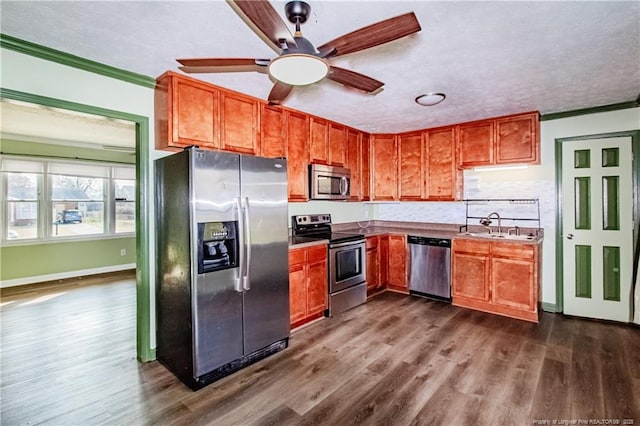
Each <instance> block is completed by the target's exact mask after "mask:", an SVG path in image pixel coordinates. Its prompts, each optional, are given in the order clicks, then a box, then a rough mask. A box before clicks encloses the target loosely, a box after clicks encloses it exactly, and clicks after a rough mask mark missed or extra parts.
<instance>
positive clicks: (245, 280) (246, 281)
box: [240, 197, 251, 290]
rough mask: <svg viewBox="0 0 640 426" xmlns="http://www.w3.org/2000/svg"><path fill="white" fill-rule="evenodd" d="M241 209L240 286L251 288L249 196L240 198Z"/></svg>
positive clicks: (246, 288)
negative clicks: (242, 265) (242, 250)
mask: <svg viewBox="0 0 640 426" xmlns="http://www.w3.org/2000/svg"><path fill="white" fill-rule="evenodd" d="M240 201H241V203H242V211H243V220H244V224H243V231H244V236H243V240H242V242H243V244H244V248H245V259H244V269H243V275H242V287H243V288H244V289H245V290H251V278H250V277H249V266H250V265H251V221H250V220H249V218H250V215H251V212H250V210H249V198H248V197H242V198H241V199H240Z"/></svg>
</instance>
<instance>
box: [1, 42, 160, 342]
mask: <svg viewBox="0 0 640 426" xmlns="http://www.w3.org/2000/svg"><path fill="white" fill-rule="evenodd" d="M0 59H1V67H0V86H1V87H3V88H5V89H12V90H17V91H20V92H26V93H31V94H34V95H39V96H46V97H50V98H55V99H61V100H65V101H70V102H76V103H80V104H84V105H91V106H95V107H100V108H105V109H110V110H114V111H121V112H126V113H129V114H135V115H140V116H144V117H148V118H149V145H150V147H149V151H150V155H151V157H152V158H154V157H155V156H156V155H159V154H156V153H155V152H154V149H153V147H154V141H155V136H154V125H153V123H154V97H153V89H152V88H149V87H142V86H139V85H136V84H132V83H127V82H124V81H121V80H116V79H113V78H109V77H105V76H102V75H99V74H95V73H92V72H88V71H83V70H80V69H77V68H73V67H69V66H66V65H61V64H58V63H55V62H49V61H46V60H43V59H39V58H36V57H33V56H29V55H25V54H22V53H18V52H15V51H13V50H8V49H0ZM153 176H154V173H153V163H152V162H151V164H150V173H149V176H148V185H149V188H153V187H154V182H153ZM150 196H151V197H153V191H151V193H150ZM153 204H154V200H153V198H150V199H149V206H150V207H149V208H150V209H153V207H152V206H153ZM147 216H148V217H149V218H151V221H150V223H149V229H148V231H147V234H148V235H149V244H150V247H149V252H150V253H154V252H155V249H154V247H155V239H154V235H155V232H153V231H154V229H155V224H154V223H152V222H153V217H154V215H153V211H149V212H147ZM150 264H151V265H150V271H149V281H150V282H149V284H148V286H149V289H150V301H149V306H150V309H151V312H150V313H151V315H150V316H151V318H150V336H149V337H150V346H151V348H155V346H156V329H155V321H154V318H155V291H154V289H155V285H153V283H155V271H154V265H153V261H152V262H150Z"/></svg>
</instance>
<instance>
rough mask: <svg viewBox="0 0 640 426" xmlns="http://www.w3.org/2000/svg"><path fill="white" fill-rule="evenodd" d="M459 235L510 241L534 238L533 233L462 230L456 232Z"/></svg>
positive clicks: (531, 239)
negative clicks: (517, 233)
mask: <svg viewBox="0 0 640 426" xmlns="http://www.w3.org/2000/svg"><path fill="white" fill-rule="evenodd" d="M458 235H460V236H468V237H478V238H486V239H491V240H500V241H504V240H510V241H533V240H535V239H536V237H535V236H533V235H513V234H505V233H504V232H501V233H497V232H493V233H491V234H489V233H488V232H462V233H460V234H458Z"/></svg>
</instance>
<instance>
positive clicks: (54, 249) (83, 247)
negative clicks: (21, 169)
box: [0, 140, 136, 281]
mask: <svg viewBox="0 0 640 426" xmlns="http://www.w3.org/2000/svg"><path fill="white" fill-rule="evenodd" d="M0 152H2V153H3V154H21V155H38V156H44V157H47V156H48V157H64V158H78V159H83V160H101V161H109V162H114V163H128V164H135V155H132V154H131V153H127V152H119V151H106V150H101V149H90V148H78V147H69V146H63V145H52V144H46V143H34V142H24V141H15V140H1V141H0ZM122 249H125V250H126V255H124V256H121V255H120V251H121V250H122ZM131 263H136V238H135V237H127V238H106V239H95V240H94V239H92V240H81V241H73V242H68V241H67V242H51V241H47V242H46V243H43V244H33V243H27V244H25V245H10V246H4V247H0V281H6V280H14V279H21V278H29V277H37V276H41V275H51V274H60V273H66V272H73V271H83V270H86V269H99V268H107V267H110V266H116V265H123V264H131Z"/></svg>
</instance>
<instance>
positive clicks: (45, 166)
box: [0, 154, 138, 246]
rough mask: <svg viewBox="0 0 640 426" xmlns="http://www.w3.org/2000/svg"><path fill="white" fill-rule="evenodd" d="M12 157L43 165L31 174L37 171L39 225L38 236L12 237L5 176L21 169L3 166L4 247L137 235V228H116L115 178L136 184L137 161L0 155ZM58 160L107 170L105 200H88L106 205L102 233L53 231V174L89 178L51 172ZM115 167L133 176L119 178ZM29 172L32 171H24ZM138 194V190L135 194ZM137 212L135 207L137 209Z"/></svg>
mask: <svg viewBox="0 0 640 426" xmlns="http://www.w3.org/2000/svg"><path fill="white" fill-rule="evenodd" d="M3 159H9V160H20V161H29V162H36V163H40V164H41V165H42V170H43V171H42V173H39V172H31V173H32V174H36V175H37V178H36V182H37V183H36V184H37V193H38V195H37V208H38V212H37V219H36V220H37V225H36V235H37V236H36V237H35V238H24V239H21V238H18V239H9V238H8V236H9V232H8V231H9V218H8V217H7V216H8V215H7V212H8V210H7V209H8V205H9V200H8V191H9V187H8V179H7V178H6V174H7V173H20V172H9V171H3V170H2V169H0V182H1V184H0V196H1V199H0V204H1V206H0V210H1V211H0V226H2V233H1V237H0V243H1V244H2V246H21V245H33V244H49V243H62V242H65V243H66V242H73V241H87V240H96V239H99V240H103V239H113V238H135V237H136V231H135V227H134V230H133V231H131V232H118V233H116V232H115V229H116V215H115V213H116V207H115V206H116V200H115V195H116V194H115V188H116V187H115V185H116V182H115V181H116V180H131V181H132V182H133V184H134V185H135V186H137V182H136V179H135V168H136V166H135V164H130V163H116V162H103V161H91V160H78V159H71V158H60V159H58V158H49V157H39V156H28V155H12V154H3V155H1V156H0V164H2V163H1V160H3ZM53 163H55V164H56V165H58V166H59V165H60V164H64V163H68V164H77V165H83V166H90V167H102V168H106V169H107V173H106V174H107V177H101V179H104V182H103V188H102V193H103V199H102V200H94V199H93V198H92V199H87V202H102V203H103V204H104V207H103V209H104V210H103V212H104V213H103V214H104V218H103V227H102V228H103V231H102V233H95V234H81V235H65V236H54V235H53V231H54V229H53V228H54V227H55V226H56V225H55V223H54V222H55V221H56V218H55V217H53V216H54V214H53V205H54V203H55V202H57V201H59V200H53V197H52V195H53V178H52V177H53V176H60V175H63V176H73V177H75V176H78V177H90V176H83V175H77V174H73V173H68V174H67V173H60V172H59V171H58V172H54V173H52V172H50V167H49V165H50V164H53ZM115 169H131V171H132V173H131V175H132V177H133V179H128V178H122V177H116V175H117V173H116V172H115ZM25 173H29V172H25ZM136 195H137V193H136ZM127 201H131V202H132V203H133V204H134V206H135V203H136V200H135V199H134V200H127ZM134 212H135V208H134ZM137 220H138V218H137V217H135V213H134V221H137Z"/></svg>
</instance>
